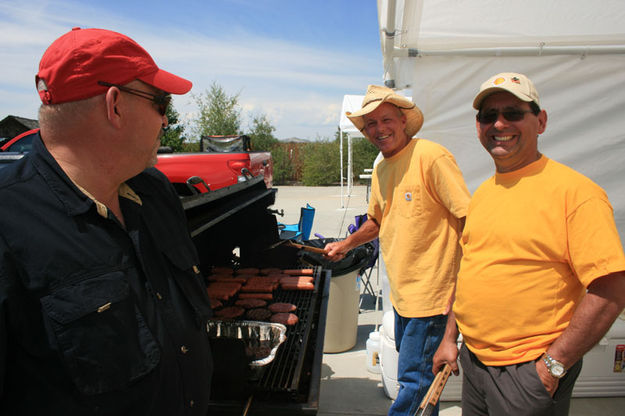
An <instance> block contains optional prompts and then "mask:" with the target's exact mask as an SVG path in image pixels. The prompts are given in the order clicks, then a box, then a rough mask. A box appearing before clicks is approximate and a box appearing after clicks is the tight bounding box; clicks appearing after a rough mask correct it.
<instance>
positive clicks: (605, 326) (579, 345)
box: [547, 272, 625, 368]
mask: <svg viewBox="0 0 625 416" xmlns="http://www.w3.org/2000/svg"><path fill="white" fill-rule="evenodd" d="M624 307H625V272H619V273H613V274H611V275H608V276H605V277H600V278H598V279H596V280H595V281H594V282H593V283H592V284H591V285H590V286H589V288H588V293H586V295H585V296H584V299H582V302H581V303H580V305H579V306H578V308H577V310H576V311H575V313H574V314H573V317H572V318H571V323H570V324H569V326H568V328H567V329H566V330H565V331H564V332H563V333H562V335H560V337H559V338H558V339H556V341H555V342H554V343H553V344H552V345H551V346H550V347H549V349H548V350H547V352H548V353H549V354H550V355H551V356H552V357H553V358H555V359H556V360H558V361H560V362H562V363H563V364H564V366H565V367H566V368H569V367H570V366H572V365H573V364H574V363H575V362H577V361H578V360H579V359H580V358H582V356H583V355H584V354H585V353H586V352H588V351H589V350H590V349H591V348H592V347H593V346H594V345H595V344H596V343H597V342H599V340H600V339H601V338H602V337H603V336H604V335H605V333H606V332H607V331H608V330H609V329H610V327H611V326H612V324H613V323H614V320H615V319H616V318H617V317H618V315H619V314H620V313H621V312H622V311H623V308H624Z"/></svg>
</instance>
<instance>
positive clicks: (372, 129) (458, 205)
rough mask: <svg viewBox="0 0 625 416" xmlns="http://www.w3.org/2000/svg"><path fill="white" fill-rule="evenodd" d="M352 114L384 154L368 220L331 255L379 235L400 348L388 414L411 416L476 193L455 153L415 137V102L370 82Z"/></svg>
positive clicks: (424, 386)
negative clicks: (395, 388) (393, 397)
mask: <svg viewBox="0 0 625 416" xmlns="http://www.w3.org/2000/svg"><path fill="white" fill-rule="evenodd" d="M347 116H348V117H349V119H350V120H351V121H352V123H354V125H355V126H356V127H357V128H358V129H359V130H360V131H362V133H363V134H364V135H365V137H367V139H369V141H370V142H371V143H373V144H374V145H375V146H376V147H377V148H378V149H379V150H380V151H381V152H382V154H383V156H384V159H383V160H382V161H381V162H380V163H379V164H378V165H377V166H376V167H375V169H374V172H373V176H372V180H371V198H370V200H369V208H368V210H367V215H368V219H367V221H366V222H365V223H364V224H363V225H362V226H361V227H360V228H359V229H358V231H356V232H355V233H353V234H351V235H350V236H349V237H347V238H346V239H345V240H342V241H340V242H335V243H330V244H328V245H327V246H326V253H327V254H326V255H327V256H328V257H329V258H330V259H332V260H340V259H341V258H343V257H344V256H345V254H346V253H347V252H348V251H349V250H351V249H353V248H355V247H357V246H359V245H361V244H364V243H366V242H367V241H371V240H373V239H374V238H376V237H379V240H380V247H381V250H382V254H383V257H384V261H385V263H386V268H387V272H388V277H389V283H390V287H391V302H392V304H393V308H394V311H395V342H396V348H397V350H398V351H399V362H398V374H397V380H398V381H399V385H400V387H399V393H398V395H397V398H396V400H395V402H394V403H393V405H392V406H391V408H390V409H389V415H412V414H414V412H415V411H416V409H417V408H418V406H419V404H420V402H421V399H422V398H423V396H424V395H425V393H426V392H427V390H428V388H429V386H430V384H431V382H432V380H433V378H434V376H433V375H432V357H433V355H434V352H435V351H436V348H437V346H438V344H439V343H440V340H441V338H442V336H443V331H444V329H445V324H446V321H447V313H448V311H449V302H450V299H451V297H452V295H453V290H454V286H455V282H456V273H457V271H458V264H459V258H460V248H459V246H458V238H459V236H460V233H461V232H462V227H463V225H464V217H465V215H466V210H467V207H468V204H469V198H470V195H469V191H468V190H467V187H466V185H465V183H464V180H463V178H462V173H461V172H460V169H459V168H458V165H457V164H456V161H455V159H454V157H453V156H452V154H451V153H449V151H447V149H445V148H444V147H442V146H441V145H439V144H437V143H434V142H431V141H428V140H424V139H419V138H413V136H414V135H415V134H416V133H417V132H418V131H419V129H420V128H421V125H422V124H423V115H422V113H421V111H420V110H419V108H418V107H417V106H416V105H415V104H414V103H413V102H411V101H410V100H408V99H406V98H405V97H402V96H400V95H398V94H397V93H395V92H394V91H393V90H391V89H389V88H386V87H381V86H376V85H370V86H369V88H368V89H367V93H366V95H365V98H364V100H363V103H362V108H361V109H360V110H358V111H356V112H354V113H347ZM436 413H438V408H437V409H436Z"/></svg>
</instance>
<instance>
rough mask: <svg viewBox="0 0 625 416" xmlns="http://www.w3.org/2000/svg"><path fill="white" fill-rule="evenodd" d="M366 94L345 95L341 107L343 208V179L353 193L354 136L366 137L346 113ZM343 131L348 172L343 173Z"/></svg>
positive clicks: (357, 106) (348, 191)
mask: <svg viewBox="0 0 625 416" xmlns="http://www.w3.org/2000/svg"><path fill="white" fill-rule="evenodd" d="M363 98H364V95H345V96H344V97H343V105H342V107H341V117H340V121H339V145H340V150H339V152H340V157H341V208H344V207H345V204H344V202H343V195H344V193H343V179H347V184H346V185H347V195H351V194H352V187H353V185H354V184H353V176H354V175H353V173H354V169H353V164H352V138H354V137H365V136H363V134H362V133H361V132H360V131H359V130H358V129H357V128H356V126H354V125H353V124H352V122H351V121H349V119H348V118H347V116H346V115H345V112H347V111H349V112H350V113H351V112H354V111H356V110H358V109H359V108H360V106H361V105H362V100H363ZM343 133H346V134H347V173H346V174H345V175H344V174H343Z"/></svg>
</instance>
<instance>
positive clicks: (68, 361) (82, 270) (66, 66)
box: [0, 29, 213, 416]
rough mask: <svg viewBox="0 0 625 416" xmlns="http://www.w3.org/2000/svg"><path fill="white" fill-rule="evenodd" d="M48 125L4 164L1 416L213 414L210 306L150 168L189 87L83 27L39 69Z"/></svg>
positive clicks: (54, 47) (190, 249) (174, 200)
mask: <svg viewBox="0 0 625 416" xmlns="http://www.w3.org/2000/svg"><path fill="white" fill-rule="evenodd" d="M36 87H37V91H38V92H39V97H40V98H41V101H42V105H41V108H40V110H39V123H40V127H41V132H40V134H38V135H37V137H35V139H34V140H33V148H32V151H31V152H30V153H29V154H28V155H26V156H25V157H24V158H22V159H21V160H20V161H18V162H16V163H15V164H12V165H11V166H9V167H7V168H5V169H3V171H2V174H1V175H0V201H2V203H1V204H0V414H2V415H44V414H51V415H67V416H70V415H145V416H154V415H163V416H172V415H201V416H204V415H206V412H207V409H208V400H209V394H210V382H211V376H212V372H213V361H212V357H211V350H210V344H209V339H208V334H207V331H206V325H207V321H208V318H210V316H211V313H212V312H211V309H210V304H209V301H208V297H207V294H206V287H205V286H204V284H203V281H202V278H201V275H200V272H199V270H198V267H197V266H196V265H197V264H198V258H197V253H196V251H195V247H194V245H193V242H192V241H191V238H190V236H189V233H188V231H187V224H186V221H185V218H184V212H183V210H182V207H181V205H180V201H179V199H178V197H177V196H176V193H175V192H174V190H173V188H172V186H171V184H169V182H168V181H167V178H165V176H164V175H162V174H161V173H160V172H158V171H157V170H156V169H153V168H151V167H152V166H153V165H154V163H155V161H156V150H157V148H158V146H159V137H160V134H161V130H162V128H163V127H165V126H167V116H166V115H165V112H166V110H167V105H168V104H169V100H170V98H171V97H170V95H169V94H185V93H186V92H188V91H189V90H190V89H191V82H189V81H187V80H186V79H183V78H180V77H178V76H176V75H173V74H170V73H169V72H166V71H163V70H162V69H160V68H158V66H156V64H155V63H154V61H153V59H152V58H151V56H150V55H149V54H148V53H147V52H146V51H145V50H144V49H143V48H142V47H141V46H139V45H138V44H137V43H136V42H135V41H133V40H132V39H130V38H128V37H127V36H124V35H122V34H120V33H116V32H112V31H109V30H102V29H74V30H72V31H70V32H68V33H66V34H65V35H63V36H61V37H60V38H58V39H57V40H56V41H54V42H53V43H52V44H51V45H50V46H49V47H48V49H47V50H46V52H45V53H44V55H43V57H42V58H41V62H40V64H39V71H38V73H37V76H36Z"/></svg>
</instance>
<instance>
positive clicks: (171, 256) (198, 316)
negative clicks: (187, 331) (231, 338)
mask: <svg viewBox="0 0 625 416" xmlns="http://www.w3.org/2000/svg"><path fill="white" fill-rule="evenodd" d="M192 253H193V252H192V251H191V250H190V249H185V247H184V246H182V247H180V246H178V247H168V248H167V249H166V250H165V257H166V258H167V259H168V261H169V265H170V268H171V271H172V276H174V279H175V281H176V284H177V285H178V287H179V288H180V290H181V291H182V293H183V294H184V297H185V298H186V300H187V302H189V305H190V306H191V309H192V310H193V314H194V316H195V321H196V325H197V326H198V327H203V326H205V325H206V322H207V321H208V319H209V318H211V317H212V316H213V310H212V309H211V307H210V302H209V300H208V294H207V292H206V282H205V281H204V276H202V274H201V272H200V269H199V267H198V265H197V259H196V258H195V256H194V255H193V254H192Z"/></svg>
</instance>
